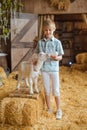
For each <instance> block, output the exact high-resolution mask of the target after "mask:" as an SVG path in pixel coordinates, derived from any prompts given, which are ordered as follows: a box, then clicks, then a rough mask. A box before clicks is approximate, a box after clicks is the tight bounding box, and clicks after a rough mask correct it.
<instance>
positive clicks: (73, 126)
mask: <svg viewBox="0 0 87 130" xmlns="http://www.w3.org/2000/svg"><path fill="white" fill-rule="evenodd" d="M14 73H16V72H14ZM11 76H12V77H11ZM13 76H14V74H13V75H10V76H9V78H7V79H6V80H5V78H6V77H5V76H4V80H3V82H4V87H1V88H0V100H3V98H4V97H6V96H7V95H8V94H9V93H10V92H11V91H13V90H14V89H15V84H16V83H17V81H16V80H15V77H14V78H13ZM12 78H13V79H12ZM9 81H10V82H9ZM9 83H10V86H9ZM6 84H7V86H6ZM38 85H39V88H40V89H41V91H42V90H43V89H42V88H43V83H42V77H41V76H40V77H39V81H38ZM8 86H9V89H8ZM4 88H5V89H4ZM60 91H61V109H62V111H63V117H62V119H61V120H56V118H55V113H56V106H55V101H54V97H53V96H51V106H52V110H53V113H52V114H49V113H47V112H46V104H44V109H43V111H42V115H41V116H40V118H39V119H38V120H37V122H36V123H35V124H34V125H33V126H16V125H14V126H12V125H9V124H3V123H1V124H0V130H87V71H79V70H75V69H71V68H70V67H64V66H61V67H60Z"/></svg>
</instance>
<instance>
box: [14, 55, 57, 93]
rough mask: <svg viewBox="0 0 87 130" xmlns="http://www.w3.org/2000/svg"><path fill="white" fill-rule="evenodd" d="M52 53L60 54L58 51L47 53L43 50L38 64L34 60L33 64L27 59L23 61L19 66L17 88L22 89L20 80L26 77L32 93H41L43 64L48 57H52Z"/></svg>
mask: <svg viewBox="0 0 87 130" xmlns="http://www.w3.org/2000/svg"><path fill="white" fill-rule="evenodd" d="M51 55H58V53H56V54H46V53H43V52H41V53H40V54H39V55H38V60H37V63H36V65H35V64H34V63H33V62H32V63H31V64H30V63H29V62H27V61H24V62H22V63H21V64H20V66H19V75H18V84H17V89H20V82H21V81H22V80H23V79H24V80H25V83H26V86H27V87H29V88H30V94H34V92H36V93H39V90H38V76H39V72H40V69H41V67H42V65H43V62H44V61H45V60H47V58H48V57H50V56H51Z"/></svg>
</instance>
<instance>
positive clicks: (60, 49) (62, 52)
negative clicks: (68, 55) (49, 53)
mask: <svg viewBox="0 0 87 130" xmlns="http://www.w3.org/2000/svg"><path fill="white" fill-rule="evenodd" d="M57 51H58V55H64V50H63V47H62V43H61V41H60V40H58V44H57Z"/></svg>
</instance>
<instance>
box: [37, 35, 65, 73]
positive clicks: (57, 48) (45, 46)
mask: <svg viewBox="0 0 87 130" xmlns="http://www.w3.org/2000/svg"><path fill="white" fill-rule="evenodd" d="M37 52H38V53H40V52H45V53H49V54H50V53H53V52H58V55H63V54H64V51H63V48H62V44H61V41H60V40H58V39H56V38H55V37H54V36H53V37H52V38H51V39H49V40H48V41H47V40H46V39H45V38H43V39H41V40H39V42H38V47H37ZM41 71H47V72H55V71H59V61H56V60H52V59H50V58H48V59H47V60H46V61H45V62H44V63H43V66H42V68H41Z"/></svg>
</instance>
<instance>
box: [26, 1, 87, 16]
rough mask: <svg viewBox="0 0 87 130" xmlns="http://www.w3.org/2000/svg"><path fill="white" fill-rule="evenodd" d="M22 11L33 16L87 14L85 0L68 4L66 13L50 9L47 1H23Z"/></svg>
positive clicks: (86, 2)
mask: <svg viewBox="0 0 87 130" xmlns="http://www.w3.org/2000/svg"><path fill="white" fill-rule="evenodd" d="M24 5H25V8H24V11H25V12H30V13H34V14H68V13H69V14H70V13H71V14H73V13H87V0H75V1H74V2H73V3H71V4H70V7H69V8H68V10H67V11H58V10H57V9H56V8H54V7H51V6H50V4H49V3H48V1H47V0H32V1H31V0H25V1H24Z"/></svg>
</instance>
